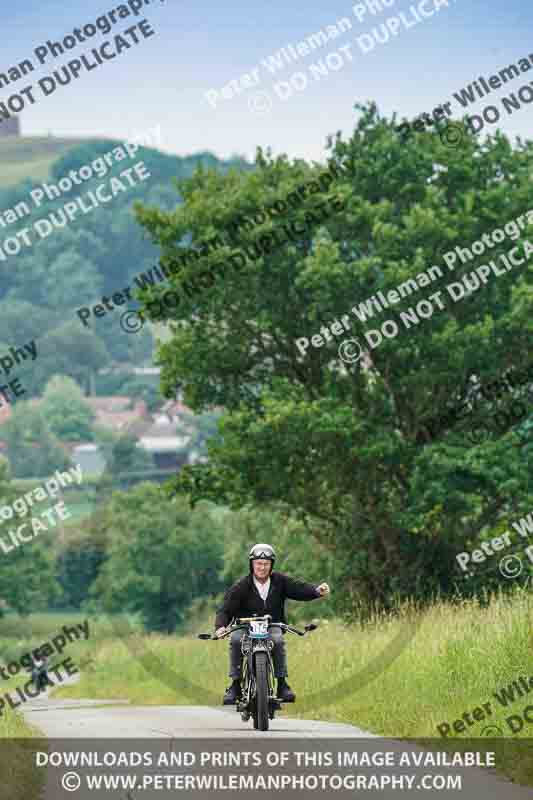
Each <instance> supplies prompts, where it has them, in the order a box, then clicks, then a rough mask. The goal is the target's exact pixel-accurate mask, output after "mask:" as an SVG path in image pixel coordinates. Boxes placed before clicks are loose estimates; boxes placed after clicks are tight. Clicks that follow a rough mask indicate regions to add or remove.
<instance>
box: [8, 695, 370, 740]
mask: <svg viewBox="0 0 533 800" xmlns="http://www.w3.org/2000/svg"><path fill="white" fill-rule="evenodd" d="M28 705H29V704H28ZM102 705H103V701H101V700H48V701H42V703H41V704H40V705H37V703H35V704H34V705H33V706H32V707H31V708H28V709H27V710H25V712H24V715H25V717H26V720H27V721H28V722H29V723H30V724H31V725H35V726H36V727H38V728H40V730H42V732H43V733H44V734H45V736H47V737H48V738H53V739H56V738H57V739H59V738H72V737H73V738H87V739H92V738H96V739H99V738H101V737H102V735H105V736H106V737H110V738H117V739H122V738H124V739H128V738H129V739H140V738H145V737H147V738H158V739H161V738H166V737H170V738H173V739H177V738H180V739H181V738H190V737H195V738H203V737H205V738H218V737H222V738H224V739H226V738H227V737H230V736H235V737H241V738H242V737H243V736H247V735H249V734H253V736H254V737H257V736H274V737H278V738H279V737H283V736H287V737H293V738H294V737H298V738H300V737H305V738H310V737H318V736H320V737H322V738H324V737H327V738H329V737H337V738H338V737H349V738H352V737H355V738H362V737H365V738H370V737H372V736H373V735H372V734H371V733H366V732H365V731H362V730H361V729H360V728H354V727H353V726H351V725H341V724H338V723H333V722H317V721H316V720H303V719H287V718H283V717H282V716H277V717H276V718H275V719H274V720H271V721H270V726H271V728H270V730H268V731H264V732H261V731H254V729H253V723H252V721H250V722H247V723H244V722H242V721H241V717H240V714H238V713H237V712H236V711H235V710H234V709H231V710H229V709H228V710H226V709H223V708H220V709H219V708H209V707H206V706H129V705H128V706H126V705H113V702H112V701H106V702H105V705H104V707H102Z"/></svg>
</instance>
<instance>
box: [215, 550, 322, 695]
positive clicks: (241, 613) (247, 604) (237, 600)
mask: <svg viewBox="0 0 533 800" xmlns="http://www.w3.org/2000/svg"><path fill="white" fill-rule="evenodd" d="M275 560H276V553H275V552H274V548H273V547H271V546H270V545H269V544H256V545H254V546H253V547H252V549H251V550H250V553H249V554H248V561H249V564H250V573H249V575H246V576H245V577H244V578H241V579H240V580H238V581H237V582H236V583H234V584H233V586H230V588H229V589H228V590H227V591H226V594H225V595H224V600H223V602H222V605H221V606H220V608H218V609H217V614H216V618H215V629H216V630H215V635H216V636H222V635H223V634H224V633H225V631H226V626H227V625H228V624H229V623H230V621H231V620H232V619H233V618H235V617H251V616H253V615H254V614H257V615H259V616H262V615H263V614H270V615H271V616H272V621H273V622H285V623H286V622H287V620H286V618H285V600H286V599H289V600H315V599H317V598H318V597H325V596H326V595H328V594H329V586H328V584H327V583H321V584H320V586H314V585H312V584H310V583H304V582H303V581H300V580H295V579H294V578H290V577H289V576H288V575H284V574H283V573H282V572H273V568H274V561H275ZM270 634H271V636H272V640H273V642H274V649H273V651H272V655H273V660H274V671H275V674H276V678H277V679H278V692H277V696H278V698H279V699H280V700H284V701H285V702H286V703H293V702H294V701H295V699H296V696H295V694H294V692H293V691H292V689H291V687H290V686H289V684H288V683H287V680H286V679H287V655H286V650H285V642H284V639H283V634H282V632H281V630H280V629H279V628H271V629H270ZM243 635H244V631H243V630H239V631H234V632H233V633H232V634H231V637H230V643H229V644H230V672H229V677H230V678H232V684H231V686H230V687H229V688H228V689H227V690H226V693H225V695H224V700H223V704H224V705H233V704H235V703H236V702H237V700H238V699H240V697H241V639H242V637H243Z"/></svg>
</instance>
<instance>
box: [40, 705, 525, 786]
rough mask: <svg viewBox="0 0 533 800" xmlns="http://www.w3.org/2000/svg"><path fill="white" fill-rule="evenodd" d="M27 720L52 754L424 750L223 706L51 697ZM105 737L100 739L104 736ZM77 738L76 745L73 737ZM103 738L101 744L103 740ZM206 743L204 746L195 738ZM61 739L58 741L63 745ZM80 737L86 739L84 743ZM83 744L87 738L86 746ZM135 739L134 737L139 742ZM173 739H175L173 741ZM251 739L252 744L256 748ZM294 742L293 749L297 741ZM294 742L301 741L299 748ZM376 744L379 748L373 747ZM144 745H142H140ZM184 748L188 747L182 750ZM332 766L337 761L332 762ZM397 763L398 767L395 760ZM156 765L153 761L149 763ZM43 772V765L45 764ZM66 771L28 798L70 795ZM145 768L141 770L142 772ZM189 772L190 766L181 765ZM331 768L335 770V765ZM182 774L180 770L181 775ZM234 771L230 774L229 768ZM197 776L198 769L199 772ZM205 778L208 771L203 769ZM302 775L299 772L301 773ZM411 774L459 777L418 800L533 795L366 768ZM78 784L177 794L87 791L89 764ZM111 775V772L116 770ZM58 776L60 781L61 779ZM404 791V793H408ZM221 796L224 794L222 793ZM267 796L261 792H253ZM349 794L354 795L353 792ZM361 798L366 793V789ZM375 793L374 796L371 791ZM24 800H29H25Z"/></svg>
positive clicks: (484, 773) (466, 778)
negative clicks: (244, 717)
mask: <svg viewBox="0 0 533 800" xmlns="http://www.w3.org/2000/svg"><path fill="white" fill-rule="evenodd" d="M24 716H25V718H26V720H27V721H28V722H29V723H30V724H32V725H34V726H35V727H37V728H39V729H40V730H41V731H42V733H43V734H44V735H45V736H46V737H47V738H49V739H52V740H56V741H51V742H50V750H55V751H61V750H67V749H70V750H74V751H83V752H88V751H91V750H93V749H97V748H99V749H100V750H102V749H103V751H106V750H107V751H115V752H117V747H118V750H122V751H124V752H126V753H129V752H131V751H137V752H139V751H148V750H150V749H151V748H152V747H155V748H156V750H157V751H158V752H161V746H160V742H159V744H156V742H154V745H150V744H149V743H148V742H146V743H145V744H144V743H143V742H142V741H139V740H143V739H148V740H156V739H159V740H162V739H168V740H170V741H169V746H168V748H166V747H165V749H168V750H169V752H170V751H175V752H178V751H179V750H180V749H181V748H180V744H179V740H181V739H184V738H185V739H189V740H190V744H189V745H188V749H190V750H195V751H199V750H202V749H203V750H219V751H220V752H223V751H228V752H238V751H239V750H242V749H243V748H242V742H241V744H240V746H237V742H236V743H235V747H234V748H232V747H231V746H229V745H228V744H227V743H226V744H224V742H225V741H227V740H228V739H237V738H240V739H241V740H242V739H243V738H245V739H246V748H245V749H246V750H250V751H253V750H254V749H257V750H261V749H262V748H264V747H266V748H267V749H266V751H264V752H267V751H268V749H270V748H272V750H274V749H276V750H278V751H279V750H282V749H283V744H282V742H283V740H287V739H292V742H291V743H290V744H289V743H287V745H285V748H287V747H288V748H289V750H290V751H291V752H292V751H294V750H301V751H305V752H310V751H312V750H316V751H322V752H323V750H324V747H325V749H326V750H327V749H328V747H329V749H331V750H335V748H336V745H335V743H334V741H329V742H326V743H325V745H324V744H322V745H321V744H319V742H318V740H319V739H322V740H335V739H337V740H341V739H344V740H346V739H353V740H354V742H353V745H350V744H348V745H347V744H346V743H344V744H341V743H340V742H339V746H340V748H341V750H342V751H352V750H353V751H354V752H355V751H358V752H359V753H361V751H368V752H371V751H375V750H381V751H382V752H384V753H387V752H390V751H392V752H396V753H397V755H398V757H399V754H400V753H401V752H406V751H407V752H409V753H410V754H412V753H422V752H423V751H422V750H420V748H418V747H416V746H415V745H411V744H410V743H409V742H405V741H404V742H400V741H398V740H394V739H385V738H382V737H379V736H375V735H374V734H371V733H368V732H366V731H363V730H361V729H360V728H357V727H354V726H351V725H342V724H339V723H329V722H320V721H316V720H302V719H290V718H286V717H285V718H283V716H279V717H277V718H276V719H275V720H273V721H271V723H270V724H271V728H270V730H269V731H265V732H260V731H254V729H253V725H252V723H251V722H250V723H243V722H242V721H241V718H240V715H239V714H238V713H237V712H236V711H235V710H234V709H223V708H209V707H205V706H131V705H129V704H128V703H127V701H116V700H115V701H111V700H109V701H103V700H56V699H54V698H50V697H44V696H43V697H41V698H39V699H38V700H35V701H33V702H32V703H31V705H30V703H28V704H27V706H26V709H25V711H24ZM104 737H105V738H104ZM73 739H74V740H80V741H79V745H77V744H76V742H75V741H74V742H72V740H73ZM102 739H104V741H102ZM108 739H115V740H118V745H117V742H116V741H115V743H113V746H112V743H111V742H109V743H108V742H106V740H108ZM195 739H196V740H204V742H205V744H203V746H202V743H201V742H200V741H197V742H194V740H195ZM304 739H311V740H312V739H316V740H317V743H316V745H312V744H311V742H309V743H307V744H304V743H303V740H304ZM360 739H366V740H370V739H372V740H373V742H372V744H370V742H369V741H367V742H366V743H364V742H360V743H359V744H357V743H356V740H360ZM61 740H62V741H61ZM81 740H85V741H83V743H82V741H81ZM87 740H92V742H91V741H89V742H88V741H87ZM128 740H131V745H128ZM134 740H137V741H136V742H135V741H134ZM173 740H176V742H174V741H173ZM209 740H220V745H218V744H215V743H214V742H211V741H209ZM278 740H279V741H280V745H279V746H276V744H275V743H276V741H278ZM254 742H256V745H255V748H254ZM297 742H298V744H296V743H297ZM299 742H302V744H301V746H300V744H299ZM374 742H375V743H376V744H374ZM143 744H144V746H143ZM183 749H185V748H183ZM334 763H337V762H336V761H335V762H334ZM397 763H399V762H397ZM154 764H156V762H155V761H154ZM44 768H46V767H44ZM70 769H71V767H69V766H63V767H59V768H58V769H52V768H48V769H47V773H46V786H45V789H44V793H43V795H42V797H41V798H35V799H34V798H31V800H67V798H68V797H72V796H73V795H72V794H70V793H67V792H65V791H64V790H63V789H61V787H60V784H59V783H58V781H60V779H61V775H62V774H64V773H65V772H67V771H68V770H70ZM141 769H142V768H141ZM185 769H187V768H185ZM333 769H334V770H335V767H333ZM279 770H280V768H279V767H278V769H272V768H268V767H260V768H259V769H257V768H256V769H254V768H251V769H250V770H249V772H254V773H256V774H257V773H258V772H260V773H262V774H266V773H271V772H273V773H277V772H279ZM142 771H143V772H144V774H146V775H148V774H156V773H165V769H161V768H157V767H155V766H154V767H151V768H150V767H147V768H146V769H142ZM178 771H179V770H178ZM230 771H233V770H230ZM324 771H325V770H323V769H322V770H321V769H315V770H313V772H314V773H315V774H317V773H320V772H324ZM364 771H365V770H364V769H361V768H360V767H357V768H354V767H353V766H352V767H348V768H346V767H344V768H343V769H342V770H340V772H341V773H345V774H356V775H357V774H361V773H363V772H364ZM104 772H113V770H106V769H105V768H104ZM128 772H129V773H132V770H131V769H127V768H126V770H125V773H128ZM171 772H172V773H175V772H176V769H175V768H172V769H171ZM200 772H201V771H200ZM203 772H204V774H205V769H204V770H203ZM300 772H301V770H300ZM405 772H409V773H410V774H416V775H417V776H418V777H421V776H422V775H423V774H432V775H434V774H437V775H443V776H446V775H450V776H457V775H462V776H463V787H464V789H463V790H454V791H450V790H448V791H440V792H435V791H434V790H433V791H431V790H425V789H422V791H417V792H416V796H417V798H419V800H424V798H426V797H429V796H431V797H433V796H435V795H436V794H438V795H439V796H440V797H441V798H442V800H444V799H445V798H448V797H449V798H451V799H452V798H453V800H461V799H464V800H486V798H487V797H488V796H491V795H492V796H494V797H497V798H502V800H503V798H505V800H533V790H531V789H528V788H526V787H521V786H516V785H514V784H512V783H510V782H508V781H507V780H505V779H504V778H501V777H500V776H498V775H497V774H496V773H495V772H494V771H492V770H490V771H488V770H486V769H484V770H482V769H479V768H460V767H453V768H452V767H432V768H431V767H430V768H428V767H425V768H422V767H419V768H417V769H413V768H408V769H407V770H406V769H402V768H400V769H399V770H398V768H387V767H386V766H381V767H380V766H375V767H371V768H370V771H369V772H368V773H367V774H369V775H370V774H374V775H378V776H379V775H381V774H386V775H388V774H390V775H393V774H396V775H399V774H401V773H405ZM77 773H79V774H80V775H81V776H82V778H83V780H82V788H81V789H80V790H79V791H78V792H77V793H76V794H75V797H76V798H77V800H85V798H87V800H98V798H100V797H104V796H114V797H116V798H117V800H138V798H142V800H151V799H152V798H153V800H163V798H164V797H170V796H172V797H175V795H176V790H174V791H170V793H169V791H165V790H163V791H155V790H152V789H149V788H148V787H145V789H144V790H143V791H141V792H140V793H138V792H139V789H138V788H136V789H135V791H134V792H131V791H127V792H126V791H123V790H122V791H117V790H109V789H107V790H94V789H93V790H89V789H88V788H87V787H86V786H85V784H84V783H83V781H84V780H85V775H86V774H92V775H94V774H97V773H98V770H97V769H95V768H94V767H92V768H91V767H88V768H81V767H78V769H77ZM115 774H116V771H115ZM58 775H59V777H58ZM405 791H406V790H405V789H403V791H402V790H399V791H398V790H396V789H394V790H393V789H392V788H385V789H384V790H382V791H380V796H381V797H382V798H383V800H389V798H390V800H398V797H399V796H400V795H402V796H404V795H405ZM407 791H408V792H409V790H407ZM178 793H180V794H182V795H183V796H186V797H191V798H197V800H200V798H204V797H205V798H211V800H213V798H214V797H216V796H217V794H218V793H219V792H218V791H213V790H210V791H209V792H204V791H203V790H200V791H198V790H196V791H194V792H193V791H191V792H189V791H183V789H182V790H180V791H179V792H178ZM223 794H226V792H224V793H223ZM260 794H262V795H263V796H264V792H258V793H257V796H258V797H259V796H260ZM277 794H278V795H281V797H291V798H292V797H301V796H302V792H301V791H299V792H296V793H294V792H293V793H288V792H285V791H278V792H277ZM309 794H314V795H315V796H316V797H317V800H324V799H325V798H328V800H329V798H332V800H333V798H337V799H338V798H339V795H342V796H347V793H346V791H344V792H340V793H339V792H337V791H333V792H332V791H315V792H310V793H309ZM351 794H353V790H352V791H351ZM363 794H366V792H363ZM369 794H372V792H369ZM252 795H253V796H254V797H255V796H256V793H255V792H253V793H250V794H249V796H250V797H251V796H252ZM28 800H29V799H28Z"/></svg>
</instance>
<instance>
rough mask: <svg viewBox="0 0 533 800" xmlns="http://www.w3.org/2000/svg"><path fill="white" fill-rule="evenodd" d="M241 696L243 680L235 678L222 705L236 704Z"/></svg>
mask: <svg viewBox="0 0 533 800" xmlns="http://www.w3.org/2000/svg"><path fill="white" fill-rule="evenodd" d="M241 697H242V691H241V681H240V679H239V678H234V679H233V683H232V684H231V686H230V687H229V688H228V689H226V693H225V694H224V699H223V701H222V705H224V706H234V705H235V703H236V702H237V700H240V699H241Z"/></svg>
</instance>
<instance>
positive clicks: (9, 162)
mask: <svg viewBox="0 0 533 800" xmlns="http://www.w3.org/2000/svg"><path fill="white" fill-rule="evenodd" d="M90 141H91V140H90V139H81V138H72V139H63V138H61V137H60V138H57V139H56V138H55V137H54V138H52V137H49V136H23V137H20V138H16V137H13V138H8V139H0V164H1V165H2V169H1V170H0V188H2V189H4V188H6V187H8V186H13V185H14V184H16V183H18V182H19V181H21V180H24V179H25V178H32V179H33V180H34V181H40V180H45V179H46V178H47V177H48V174H49V171H50V167H51V165H52V164H53V163H54V161H55V160H56V159H58V158H60V157H61V156H63V155H64V154H65V153H66V152H67V151H68V150H70V148H72V147H75V146H77V145H80V144H85V143H88V142H90Z"/></svg>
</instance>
